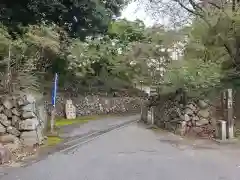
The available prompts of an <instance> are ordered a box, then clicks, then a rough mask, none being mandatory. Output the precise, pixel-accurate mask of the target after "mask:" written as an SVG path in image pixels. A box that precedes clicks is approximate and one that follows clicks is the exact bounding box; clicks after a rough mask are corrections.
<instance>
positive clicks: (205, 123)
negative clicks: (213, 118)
mask: <svg viewBox="0 0 240 180" xmlns="http://www.w3.org/2000/svg"><path fill="white" fill-rule="evenodd" d="M207 124H209V121H208V120H207V119H200V120H199V121H196V126H203V125H207Z"/></svg>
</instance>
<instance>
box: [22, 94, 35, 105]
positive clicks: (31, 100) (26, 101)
mask: <svg viewBox="0 0 240 180" xmlns="http://www.w3.org/2000/svg"><path fill="white" fill-rule="evenodd" d="M23 100H24V104H26V105H27V104H33V103H35V102H36V99H35V97H34V96H33V95H32V94H25V95H24V96H23Z"/></svg>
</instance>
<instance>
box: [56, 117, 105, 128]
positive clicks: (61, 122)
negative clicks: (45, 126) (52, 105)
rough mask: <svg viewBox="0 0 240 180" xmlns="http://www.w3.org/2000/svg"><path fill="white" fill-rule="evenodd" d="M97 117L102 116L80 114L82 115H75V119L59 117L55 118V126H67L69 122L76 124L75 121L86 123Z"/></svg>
mask: <svg viewBox="0 0 240 180" xmlns="http://www.w3.org/2000/svg"><path fill="white" fill-rule="evenodd" d="M99 117H103V116H82V117H77V118H76V119H65V118H60V119H56V122H55V126H56V127H62V126H67V125H71V124H76V123H86V122H88V121H92V120H96V119H99Z"/></svg>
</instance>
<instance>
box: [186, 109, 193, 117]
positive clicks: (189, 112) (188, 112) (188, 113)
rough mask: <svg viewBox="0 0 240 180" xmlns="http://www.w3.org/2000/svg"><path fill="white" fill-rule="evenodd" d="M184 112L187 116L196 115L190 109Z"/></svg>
mask: <svg viewBox="0 0 240 180" xmlns="http://www.w3.org/2000/svg"><path fill="white" fill-rule="evenodd" d="M184 112H185V114H187V115H190V116H192V115H193V114H194V112H193V110H192V109H190V108H186V109H185V111H184Z"/></svg>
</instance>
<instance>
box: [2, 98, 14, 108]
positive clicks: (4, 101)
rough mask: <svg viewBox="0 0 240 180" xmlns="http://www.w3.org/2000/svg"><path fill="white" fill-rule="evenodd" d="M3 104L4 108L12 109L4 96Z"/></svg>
mask: <svg viewBox="0 0 240 180" xmlns="http://www.w3.org/2000/svg"><path fill="white" fill-rule="evenodd" d="M3 106H4V107H5V108H6V109H12V108H13V104H12V102H11V100H10V99H8V98H6V99H4V100H3Z"/></svg>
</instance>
